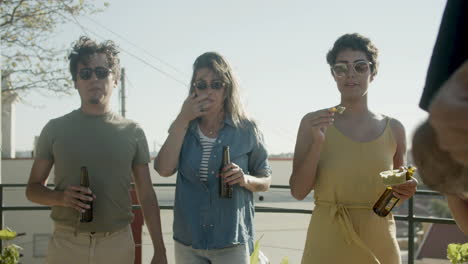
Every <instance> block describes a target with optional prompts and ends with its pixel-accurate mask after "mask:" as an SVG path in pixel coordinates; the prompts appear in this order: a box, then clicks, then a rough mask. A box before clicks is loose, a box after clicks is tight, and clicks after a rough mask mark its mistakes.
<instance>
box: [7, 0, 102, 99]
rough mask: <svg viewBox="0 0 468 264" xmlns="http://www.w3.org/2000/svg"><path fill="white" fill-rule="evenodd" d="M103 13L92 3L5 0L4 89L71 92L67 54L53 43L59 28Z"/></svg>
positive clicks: (64, 0)
mask: <svg viewBox="0 0 468 264" xmlns="http://www.w3.org/2000/svg"><path fill="white" fill-rule="evenodd" d="M106 6H108V3H105V4H104V8H105V7H106ZM100 11H102V9H100V8H97V7H96V6H95V3H94V2H93V1H89V0H88V1H86V0H60V1H55V0H47V1H46V0H41V1H37V0H4V1H3V2H2V3H1V4H0V14H1V15H0V42H1V55H2V66H1V67H2V69H1V70H2V76H1V77H2V81H3V82H2V84H3V86H4V87H2V89H12V90H15V91H16V92H21V91H30V90H31V89H34V90H35V91H42V90H44V91H52V92H61V93H63V92H65V93H67V92H70V91H71V88H72V85H71V78H70V76H69V73H68V72H67V68H66V66H65V65H66V60H65V59H66V57H67V55H68V54H66V51H65V50H64V49H63V47H62V48H61V47H57V46H55V44H54V43H53V42H51V39H53V37H54V34H55V32H56V30H57V27H58V26H59V25H62V24H66V23H69V22H70V21H75V19H76V18H77V17H78V16H80V15H85V14H93V13H96V12H100ZM77 38H78V36H77ZM70 42H71V41H70ZM3 92H4V91H3V90H2V93H3Z"/></svg>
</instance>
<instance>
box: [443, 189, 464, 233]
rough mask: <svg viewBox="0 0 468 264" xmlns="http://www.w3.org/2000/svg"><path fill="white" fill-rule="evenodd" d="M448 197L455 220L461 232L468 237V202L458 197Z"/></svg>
mask: <svg viewBox="0 0 468 264" xmlns="http://www.w3.org/2000/svg"><path fill="white" fill-rule="evenodd" d="M446 197H447V203H448V206H449V208H450V212H452V216H453V219H455V222H456V223H457V225H458V227H459V228H460V230H461V231H462V232H463V233H465V235H467V236H468V201H467V200H463V199H461V198H460V197H459V196H457V195H446Z"/></svg>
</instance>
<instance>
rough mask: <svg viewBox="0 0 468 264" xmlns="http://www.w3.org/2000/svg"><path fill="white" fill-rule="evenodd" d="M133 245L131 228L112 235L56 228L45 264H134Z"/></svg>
mask: <svg viewBox="0 0 468 264" xmlns="http://www.w3.org/2000/svg"><path fill="white" fill-rule="evenodd" d="M134 259H135V242H133V235H132V230H131V228H130V225H128V226H126V227H125V228H123V229H120V230H118V231H115V232H96V233H89V232H88V233H78V234H77V235H76V236H75V233H74V228H72V227H67V226H59V225H55V230H54V234H53V235H52V237H51V239H50V241H49V248H48V251H47V258H46V263H47V264H65V263H66V264H75V263H76V264H133V263H134Z"/></svg>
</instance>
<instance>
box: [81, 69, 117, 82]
mask: <svg viewBox="0 0 468 264" xmlns="http://www.w3.org/2000/svg"><path fill="white" fill-rule="evenodd" d="M93 72H94V74H96V78H98V79H99V80H102V79H105V78H107V76H109V74H110V73H111V72H112V70H111V69H108V68H104V67H100V66H98V67H96V68H94V69H93V68H82V69H80V71H79V72H78V74H79V75H80V79H82V80H89V79H91V77H92V76H93Z"/></svg>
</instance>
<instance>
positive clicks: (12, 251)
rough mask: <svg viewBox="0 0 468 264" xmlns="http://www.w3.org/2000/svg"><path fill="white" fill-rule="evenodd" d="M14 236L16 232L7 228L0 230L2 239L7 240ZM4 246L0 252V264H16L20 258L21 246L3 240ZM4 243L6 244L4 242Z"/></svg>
mask: <svg viewBox="0 0 468 264" xmlns="http://www.w3.org/2000/svg"><path fill="white" fill-rule="evenodd" d="M15 237H16V232H15V231H12V230H10V229H9V228H7V229H2V230H0V239H1V240H3V241H9V240H12V239H13V238H15ZM3 243H4V246H3V248H2V252H1V254H0V264H17V263H18V262H19V258H20V251H21V250H22V248H21V247H19V246H17V245H15V244H11V243H9V242H3ZM5 243H6V244H5Z"/></svg>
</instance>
